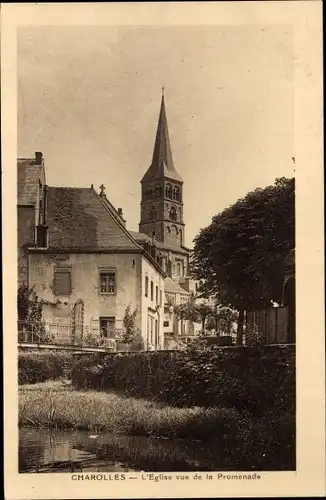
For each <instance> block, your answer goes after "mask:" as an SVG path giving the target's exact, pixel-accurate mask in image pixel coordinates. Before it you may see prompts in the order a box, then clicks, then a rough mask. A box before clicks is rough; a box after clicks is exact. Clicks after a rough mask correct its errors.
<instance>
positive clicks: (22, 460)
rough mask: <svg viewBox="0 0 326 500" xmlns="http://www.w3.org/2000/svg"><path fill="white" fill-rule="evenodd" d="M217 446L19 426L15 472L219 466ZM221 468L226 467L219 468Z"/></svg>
mask: <svg viewBox="0 0 326 500" xmlns="http://www.w3.org/2000/svg"><path fill="white" fill-rule="evenodd" d="M223 465H224V466H225V464H222V465H221V457H220V456H219V453H218V450H217V449H216V446H213V445H211V444H203V443H200V442H193V441H189V442H188V441H186V440H167V439H150V438H148V437H140V436H121V435H116V434H109V433H105V434H99V435H98V436H94V435H92V434H90V433H89V432H82V431H64V430H48V429H29V428H22V429H20V431H19V472H25V473H27V472H70V473H71V472H90V471H94V472H95V471H97V472H132V471H137V472H138V471H145V472H148V471H153V472H156V471H157V472H161V471H204V470H206V471H208V470H222V469H221V467H223ZM224 470H225V467H224Z"/></svg>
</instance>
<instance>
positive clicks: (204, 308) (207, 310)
mask: <svg viewBox="0 0 326 500" xmlns="http://www.w3.org/2000/svg"><path fill="white" fill-rule="evenodd" d="M197 311H198V314H199V316H200V318H201V325H202V331H203V332H204V331H205V322H206V318H207V317H208V316H211V315H213V314H214V309H213V308H212V307H211V306H210V305H209V304H205V302H201V303H199V304H198V305H197Z"/></svg>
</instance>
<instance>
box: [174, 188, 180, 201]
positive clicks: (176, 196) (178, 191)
mask: <svg viewBox="0 0 326 500" xmlns="http://www.w3.org/2000/svg"><path fill="white" fill-rule="evenodd" d="M173 199H174V200H176V201H180V189H179V188H178V187H177V186H175V187H174V188H173Z"/></svg>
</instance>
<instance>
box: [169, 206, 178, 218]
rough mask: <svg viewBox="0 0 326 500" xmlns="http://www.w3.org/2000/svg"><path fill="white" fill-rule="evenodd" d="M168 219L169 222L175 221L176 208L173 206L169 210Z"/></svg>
mask: <svg viewBox="0 0 326 500" xmlns="http://www.w3.org/2000/svg"><path fill="white" fill-rule="evenodd" d="M170 219H171V220H177V210H176V208H175V207H174V206H173V205H172V207H171V208H170Z"/></svg>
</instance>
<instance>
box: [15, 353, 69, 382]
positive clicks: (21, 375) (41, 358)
mask: <svg viewBox="0 0 326 500" xmlns="http://www.w3.org/2000/svg"><path fill="white" fill-rule="evenodd" d="M71 365H72V354H71V353H65V352H46V351H44V352H28V351H27V352H20V353H19V355H18V383H19V384H36V383H37V382H44V381H45V380H56V379H58V378H60V377H68V376H70V371H71Z"/></svg>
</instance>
